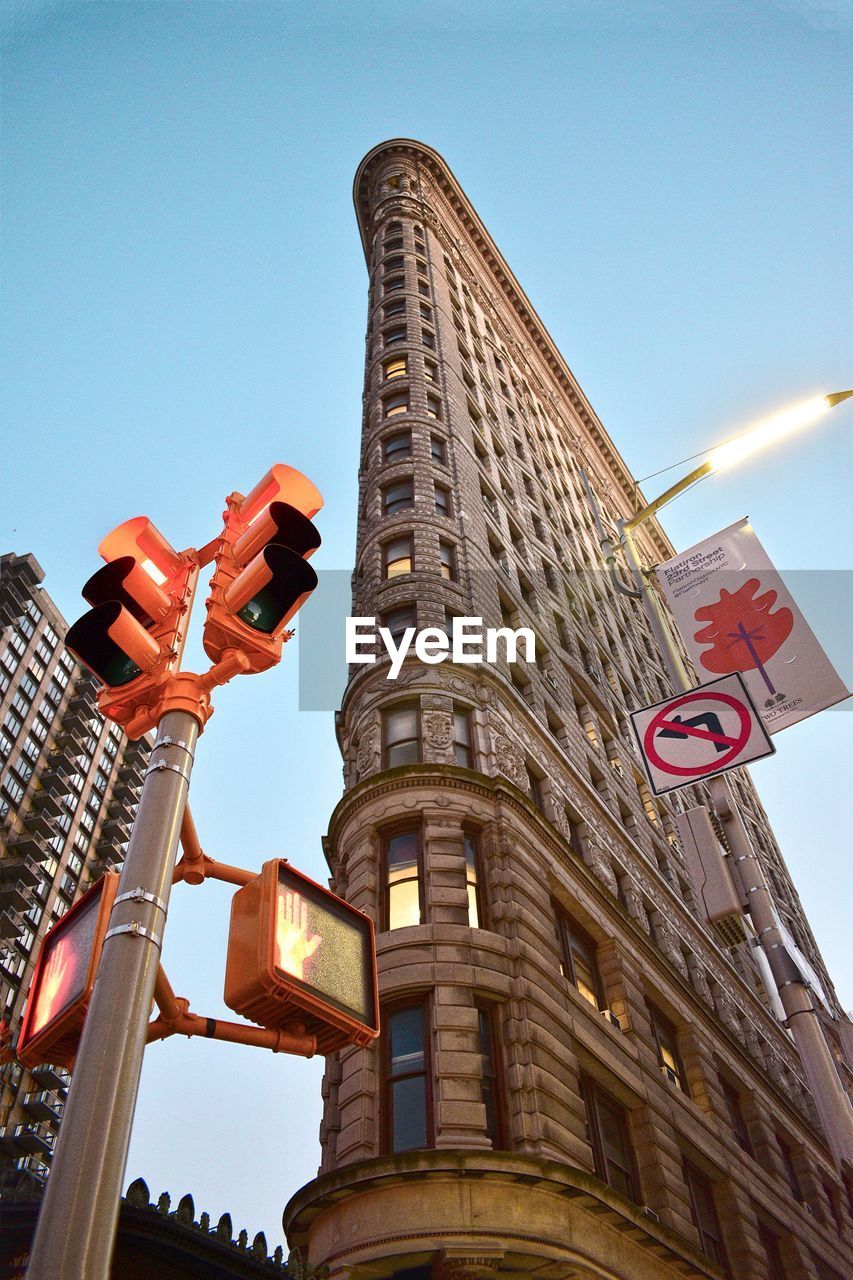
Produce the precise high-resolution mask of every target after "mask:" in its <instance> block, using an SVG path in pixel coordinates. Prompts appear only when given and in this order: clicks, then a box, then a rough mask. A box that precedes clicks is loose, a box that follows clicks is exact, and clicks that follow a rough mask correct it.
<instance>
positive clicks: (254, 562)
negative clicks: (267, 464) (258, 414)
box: [204, 463, 323, 671]
mask: <svg viewBox="0 0 853 1280" xmlns="http://www.w3.org/2000/svg"><path fill="white" fill-rule="evenodd" d="M322 505H323V499H322V497H321V496H320V493H319V491H318V490H317V489H316V488H315V487H314V485H313V484H312V483H311V481H310V480H309V479H308V478H307V476H304V475H302V474H301V473H300V472H299V471H296V470H294V468H293V467H287V466H285V465H284V464H283V463H276V465H275V466H273V467H271V468H270V470H269V471H268V472H267V474H266V475H265V476H264V478H263V479H262V480H261V481H260V482H259V483H258V484H257V485H256V486H255V488H254V489H253V490H252V491H251V493H249V494H247V495H246V496H245V497H241V496H240V495H239V494H235V495H232V497H231V498H230V499H229V501H228V508H227V510H226V512H225V525H224V528H223V530H222V534H221V537H220V540H219V545H218V547H217V551H216V555H215V560H216V570H215V572H214V574H213V577H212V579H211V583H210V596H209V597H208V601H207V622H206V623H205V628H204V648H205V652H206V653H207V654H208V656H209V657H211V658H212V659H213V660H214V662H218V661H219V660H220V659H221V658H222V655H223V654H224V653H225V652H226V651H227V650H228V649H239V650H241V651H242V652H244V653H245V654H246V655H247V656H248V657H249V659H250V662H251V664H252V670H253V671H265V670H266V669H267V668H268V667H272V666H274V665H275V663H277V662H278V661H279V659H280V657H281V646H282V643H283V642H284V640H285V639H286V635H285V633H286V629H287V624H288V622H290V620H291V618H292V617H293V616H294V614H295V613H296V612H297V611H298V610H299V609H300V608H301V607H302V605H303V604H304V603H305V601H306V600H307V599H308V597H309V596H310V594H311V592H312V591H313V590H314V588H315V587H316V585H317V575H316V573H315V572H314V570H313V569H312V568H311V566H310V565H309V564H307V563H306V561H307V560H308V558H309V556H311V555H313V553H314V552H315V551H316V550H317V548H318V547H319V545H320V535H319V533H318V532H317V530H316V528H315V527H314V525H313V524H312V523H311V517H312V516H314V515H316V513H317V512H318V511H319V510H320V508H321V507H322Z"/></svg>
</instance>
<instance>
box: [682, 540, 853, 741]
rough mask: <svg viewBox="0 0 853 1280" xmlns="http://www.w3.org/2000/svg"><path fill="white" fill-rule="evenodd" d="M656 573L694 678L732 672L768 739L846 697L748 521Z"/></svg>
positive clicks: (827, 659)
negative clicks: (746, 692) (739, 678)
mask: <svg viewBox="0 0 853 1280" xmlns="http://www.w3.org/2000/svg"><path fill="white" fill-rule="evenodd" d="M657 575H658V581H659V582H660V585H661V588H662V590H663V593H664V596H665V598H666V601H667V603H668V604H669V607H670V609H671V610H672V613H673V616H674V618H675V621H676V623H677V625H678V629H679V631H680V632H681V637H682V639H683V641H684V644H685V646H686V648H687V652H688V654H689V655H690V658H691V660H692V661H693V664H694V666H695V667H696V670H697V672H698V673H699V678H700V680H701V679H703V677H704V676H705V673H706V672H707V673H708V679H710V678H711V677H712V676H716V675H726V674H728V673H730V672H733V671H740V672H741V674H742V675H743V678H744V681H745V683H746V687H747V689H748V690H749V693H750V695H751V696H752V700H753V702H754V703H755V705H756V706H757V707H758V709H759V711H760V713H761V717H762V719H763V720H764V724H765V727H766V729H767V731H768V732H769V733H777V732H778V731H779V730H780V729H786V728H787V727H788V725H791V724H796V723H797V721H798V720H805V718H806V717H807V716H811V715H814V713H815V712H816V711H823V710H824V708H825V707H831V706H833V705H834V704H835V703H836V702H842V701H843V700H844V699H845V698H847V697H849V696H850V695H849V691H848V690H847V688H846V687H845V685H844V682H843V681H842V679H841V677H840V676H839V674H838V672H837V671H836V670H835V668H834V667H833V665H832V663H831V662H830V661H829V658H828V657H827V656H826V654H825V653H824V651H823V649H822V648H821V646H820V644H819V642H818V640H817V637H816V636H815V634H814V632H813V631H812V629H811V627H810V626H809V624H808V623H807V622H806V620H805V618H804V617H803V615H802V614H801V613H800V611H799V609H798V608H797V605H796V602H795V601H794V599H793V597H792V596H791V594H790V592H789V591H788V589H787V587H786V586H785V584H784V582H783V581H782V578H781V576H780V575H779V574H778V573H777V571H776V570H775V569H774V567H773V565H772V563H771V561H770V559H769V557H768V555H767V552H766V551H765V550H764V548H763V547H762V545H761V543H760V542H759V541H758V538H756V536H755V533H754V532H753V529H752V526H751V525H750V523H749V521H748V520H746V519H744V520H739V521H738V523H737V524H733V525H730V526H729V528H728V529H723V530H722V532H721V533H717V534H715V535H714V536H713V537H712V538H706V539H705V541H704V542H699V543H697V544H696V546H695V547H691V548H690V549H689V550H688V551H683V552H681V554H680V555H677V556H675V557H674V558H673V559H672V560H667V561H666V562H665V563H664V564H661V565H659V566H658V569H657Z"/></svg>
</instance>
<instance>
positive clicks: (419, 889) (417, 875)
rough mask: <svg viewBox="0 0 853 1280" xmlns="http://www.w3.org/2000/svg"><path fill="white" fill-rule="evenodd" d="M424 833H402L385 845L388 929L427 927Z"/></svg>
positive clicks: (388, 840) (386, 916) (386, 921)
mask: <svg viewBox="0 0 853 1280" xmlns="http://www.w3.org/2000/svg"><path fill="white" fill-rule="evenodd" d="M420 843H421V842H420V833H419V832H418V831H400V832H398V833H397V834H395V835H392V836H389V837H388V839H387V840H386V842H385V913H384V916H385V928H386V929H404V928H406V926H407V925H410V924H423V922H424V909H423V873H422V869H421V850H420Z"/></svg>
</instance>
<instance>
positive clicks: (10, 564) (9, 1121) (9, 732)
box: [0, 554, 149, 1187]
mask: <svg viewBox="0 0 853 1280" xmlns="http://www.w3.org/2000/svg"><path fill="white" fill-rule="evenodd" d="M43 578H44V573H43V570H42V569H41V567H40V565H39V564H38V561H37V560H36V559H35V558H34V557H33V556H32V555H24V556H18V555H13V554H9V555H4V556H2V558H0V626H2V639H0V770H2V774H0V1018H2V1020H3V1021H4V1022H5V1024H6V1026H7V1027H8V1028H10V1030H11V1034H12V1039H14V1037H15V1036H16V1034H17V1031H18V1028H19V1025H20V1019H21V1013H22V1011H23V1007H24V1002H25V1000H26V995H27V992H28V990H29V986H30V981H31V978H32V974H33V968H34V964H35V959H36V956H37V953H38V944H39V942H40V940H41V938H42V937H43V936H44V934H45V933H46V931H47V930H48V929H49V928H50V927H51V925H53V924H54V923H55V922H56V921H57V920H59V919H60V918H61V916H62V915H64V913H65V912H66V911H67V910H68V908H69V907H70V906H71V905H72V904H73V903H74V902H76V901H77V899H78V898H79V897H80V895H81V894H82V893H84V892H85V890H86V889H87V888H88V887H89V885H90V884H92V883H93V881H94V880H96V879H97V878H98V877H99V876H100V875H102V874H103V872H104V871H107V870H110V869H112V868H114V867H116V866H117V865H118V864H119V863H120V862H121V861H122V859H123V856H124V851H125V847H126V845H127V841H128V838H129V835H130V826H131V823H132V821H133V815H134V813H135V810H136V804H137V800H138V796H139V790H140V788H141V786H142V780H143V776H144V772H145V767H146V761H147V756H148V750H149V746H148V743H147V741H145V740H144V739H142V740H140V741H138V742H131V741H129V740H128V739H127V738H126V737H125V735H124V733H123V732H122V731H121V729H119V728H118V727H117V726H116V725H114V724H111V723H108V722H105V721H104V718H103V716H101V715H100V713H99V711H98V708H97V703H96V700H95V693H96V689H97V682H96V681H95V679H94V678H93V677H92V676H91V674H90V673H89V672H88V671H87V670H86V669H85V668H84V667H82V666H81V665H80V663H79V662H77V660H76V659H75V658H74V657H72V655H71V654H70V653H69V652H68V651H67V650H66V649H65V647H64V646H63V638H64V636H65V632H66V630H67V628H66V624H65V621H64V619H63V618H62V616H61V614H60V613H59V611H58V610H57V608H56V606H55V605H54V604H53V602H52V601H51V599H50V597H49V596H48V594H47V592H46V591H45V590H44V589H43V587H42V585H41V584H42V580H43ZM68 1083H69V1077H68V1073H67V1072H65V1071H63V1070H61V1069H60V1068H57V1067H54V1066H52V1065H51V1064H49V1063H46V1064H44V1065H43V1066H41V1067H37V1068H36V1069H34V1070H32V1071H29V1070H26V1069H24V1068H23V1067H21V1066H20V1064H17V1063H15V1062H8V1063H6V1064H5V1065H4V1066H2V1067H0V1186H6V1187H11V1186H15V1185H16V1184H18V1183H20V1182H21V1180H26V1179H28V1178H33V1179H35V1180H36V1181H43V1179H44V1178H45V1176H46V1174H47V1171H48V1168H49V1165H50V1158H51V1153H52V1151H53V1147H54V1143H55V1141H56V1134H57V1131H58V1127H59V1123H60V1119H61V1116H62V1109H63V1106H64V1102H65V1096H66V1092H67V1087H68Z"/></svg>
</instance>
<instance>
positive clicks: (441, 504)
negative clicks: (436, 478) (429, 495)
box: [435, 484, 450, 516]
mask: <svg viewBox="0 0 853 1280" xmlns="http://www.w3.org/2000/svg"><path fill="white" fill-rule="evenodd" d="M435 514H436V515H438V516H449V515H450V490H449V489H445V488H444V486H443V485H440V484H437V485H436V486H435Z"/></svg>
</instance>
